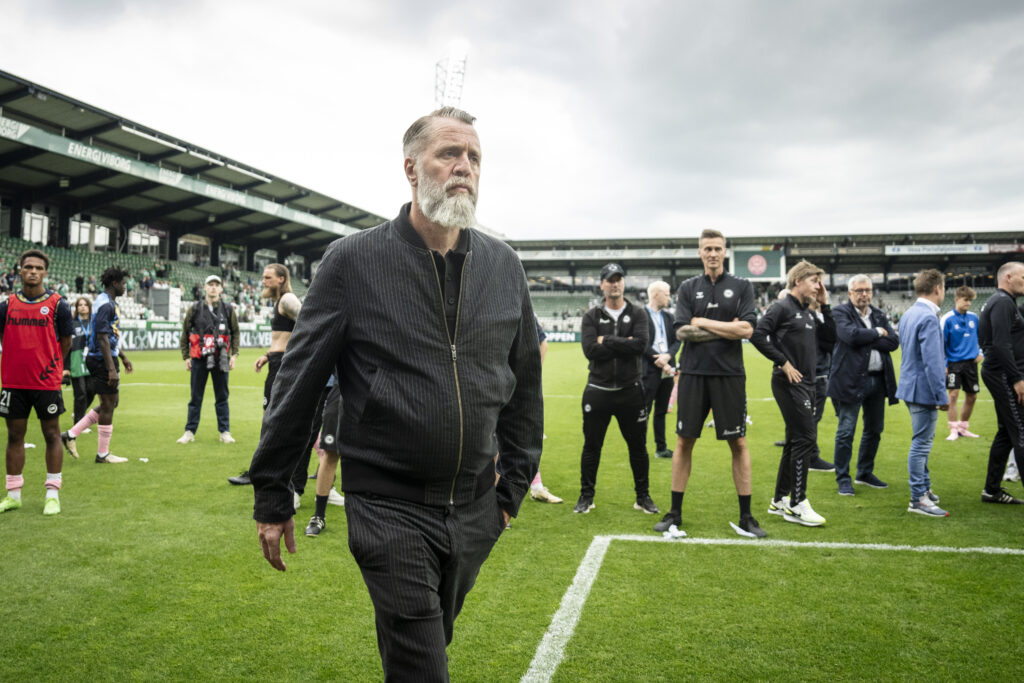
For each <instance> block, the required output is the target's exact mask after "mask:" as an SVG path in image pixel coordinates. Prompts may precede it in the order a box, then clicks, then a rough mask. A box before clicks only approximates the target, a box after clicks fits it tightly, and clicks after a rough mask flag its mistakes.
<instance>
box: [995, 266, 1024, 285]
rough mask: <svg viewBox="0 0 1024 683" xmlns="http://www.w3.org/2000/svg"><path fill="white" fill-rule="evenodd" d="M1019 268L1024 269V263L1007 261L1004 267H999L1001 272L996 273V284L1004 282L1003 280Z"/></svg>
mask: <svg viewBox="0 0 1024 683" xmlns="http://www.w3.org/2000/svg"><path fill="white" fill-rule="evenodd" d="M1018 268H1024V263H1021V262H1020V261H1007V262H1006V263H1004V264H1003V265H1001V266H999V270H998V271H996V283H997V284H998V283H1000V282H1002V281H1003V278H1004V277H1006V276H1007V275H1009V274H1010V273H1012V272H1013V271H1015V270H1017V269H1018Z"/></svg>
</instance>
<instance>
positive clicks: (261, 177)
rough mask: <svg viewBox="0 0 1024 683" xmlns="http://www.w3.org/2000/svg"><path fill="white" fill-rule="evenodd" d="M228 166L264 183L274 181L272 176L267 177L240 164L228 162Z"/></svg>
mask: <svg viewBox="0 0 1024 683" xmlns="http://www.w3.org/2000/svg"><path fill="white" fill-rule="evenodd" d="M228 168H230V169H231V170H232V171H237V172H238V173H241V174H242V175H247V176H249V177H250V178H254V179H256V180H262V181H263V182H265V183H272V182H274V181H273V179H272V178H268V177H267V176H265V175H260V174H259V173H256V172H255V171H250V170H249V169H247V168H242V167H241V166H236V165H235V164H228Z"/></svg>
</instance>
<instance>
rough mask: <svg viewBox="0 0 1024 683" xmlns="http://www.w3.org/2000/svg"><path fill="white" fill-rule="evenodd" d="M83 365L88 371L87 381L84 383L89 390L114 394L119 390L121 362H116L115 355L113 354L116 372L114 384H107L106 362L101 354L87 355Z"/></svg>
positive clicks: (100, 393) (101, 393) (95, 392)
mask: <svg viewBox="0 0 1024 683" xmlns="http://www.w3.org/2000/svg"><path fill="white" fill-rule="evenodd" d="M85 367H86V369H87V370H88V371H89V381H88V383H87V384H86V386H87V387H88V388H89V391H91V392H92V393H94V394H97V395H105V394H106V395H109V394H116V393H118V391H120V385H121V364H120V363H119V362H118V360H117V356H114V370H115V371H116V372H117V373H118V375H117V376H118V381H117V383H116V384H115V385H114V386H110V385H109V384H107V364H106V362H104V360H103V357H102V356H100V357H99V358H96V357H95V356H87V357H86V359H85Z"/></svg>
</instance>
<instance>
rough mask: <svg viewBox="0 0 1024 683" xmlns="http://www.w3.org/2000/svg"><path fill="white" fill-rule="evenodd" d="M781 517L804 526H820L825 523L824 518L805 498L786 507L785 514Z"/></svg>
mask: <svg viewBox="0 0 1024 683" xmlns="http://www.w3.org/2000/svg"><path fill="white" fill-rule="evenodd" d="M782 518H783V519H784V520H786V521H787V522H793V523H794V524H802V525H804V526H821V525H822V524H824V523H825V518H824V517H822V516H821V515H819V514H818V513H817V512H815V511H814V509H813V508H812V507H811V504H810V502H808V500H807V499H806V498H804V499H803V500H801V501H800V502H799V503H797V504H796V505H793V506H790V507H787V508H786V514H785V515H783V517H782Z"/></svg>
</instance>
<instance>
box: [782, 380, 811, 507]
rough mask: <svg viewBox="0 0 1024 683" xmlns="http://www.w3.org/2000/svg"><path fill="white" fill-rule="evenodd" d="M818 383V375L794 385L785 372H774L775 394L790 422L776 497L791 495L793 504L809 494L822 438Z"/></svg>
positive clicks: (784, 420)
mask: <svg viewBox="0 0 1024 683" xmlns="http://www.w3.org/2000/svg"><path fill="white" fill-rule="evenodd" d="M814 385H815V381H814V377H804V378H803V380H801V381H800V382H797V383H795V384H793V383H791V382H790V381H789V380H788V379H786V375H785V374H783V373H782V372H773V373H772V394H773V395H774V396H775V402H776V403H778V404H779V410H780V411H782V421H783V422H785V423H786V445H785V446H783V447H782V458H781V459H780V460H779V474H778V476H777V477H776V479H775V500H778V499H779V498H782V497H783V496H786V495H788V496H789V503H790V505H796V504H798V503H800V502H801V501H802V500H803V499H804V498H806V497H807V471H808V468H809V467H810V464H811V459H812V458H813V457H814V455H815V447H816V445H817V441H818V421H817V420H816V419H815V416H814V407H815V387H814Z"/></svg>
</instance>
